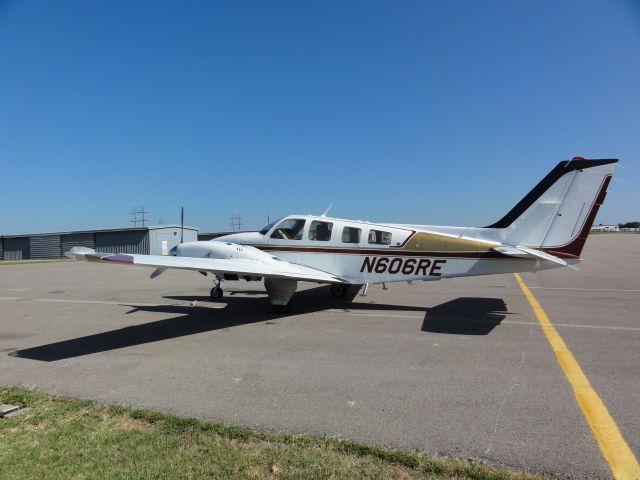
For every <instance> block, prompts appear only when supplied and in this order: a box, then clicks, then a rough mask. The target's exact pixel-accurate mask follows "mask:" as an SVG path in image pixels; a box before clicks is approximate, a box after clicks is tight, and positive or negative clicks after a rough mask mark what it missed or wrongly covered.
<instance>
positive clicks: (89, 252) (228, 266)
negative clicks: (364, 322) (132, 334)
mask: <svg viewBox="0 0 640 480" xmlns="http://www.w3.org/2000/svg"><path fill="white" fill-rule="evenodd" d="M66 255H67V256H68V257H69V258H75V259H77V260H85V261H88V262H99V263H113V264H124V265H140V266H144V267H155V268H160V269H167V268H175V269H182V270H196V271H198V272H211V273H214V274H220V275H223V274H225V273H228V274H234V275H239V276H252V277H271V278H282V279H287V280H300V281H306V282H319V283H347V282H346V281H345V280H343V279H342V278H340V277H337V276H335V275H331V274H329V273H326V272H323V271H321V270H317V269H315V268H311V267H305V266H303V265H297V264H294V263H290V262H287V261H285V260H281V259H273V261H272V262H270V263H265V262H261V261H258V260H252V259H244V258H229V259H225V258H196V257H172V256H164V255H132V254H123V253H100V252H96V251H95V250H93V249H91V248H85V247H73V248H72V249H71V250H70V251H69V252H67V254H66Z"/></svg>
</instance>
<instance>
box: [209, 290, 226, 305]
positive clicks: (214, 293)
mask: <svg viewBox="0 0 640 480" xmlns="http://www.w3.org/2000/svg"><path fill="white" fill-rule="evenodd" d="M210 295H211V300H213V301H214V302H217V301H218V300H220V299H221V298H222V296H223V295H224V292H223V291H222V289H221V288H220V287H213V288H212V289H211V294H210Z"/></svg>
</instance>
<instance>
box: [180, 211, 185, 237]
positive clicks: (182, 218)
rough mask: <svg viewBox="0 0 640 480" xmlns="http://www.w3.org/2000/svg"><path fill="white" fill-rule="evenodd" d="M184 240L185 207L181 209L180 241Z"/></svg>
mask: <svg viewBox="0 0 640 480" xmlns="http://www.w3.org/2000/svg"><path fill="white" fill-rule="evenodd" d="M183 242H184V207H182V208H181V209H180V243H183Z"/></svg>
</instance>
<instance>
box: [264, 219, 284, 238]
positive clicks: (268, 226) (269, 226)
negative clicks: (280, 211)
mask: <svg viewBox="0 0 640 480" xmlns="http://www.w3.org/2000/svg"><path fill="white" fill-rule="evenodd" d="M282 218H284V217H282ZM282 218H279V219H278V220H274V221H273V222H271V223H270V224H269V225H267V226H266V227H264V228H263V229H262V230H260V235H266V234H267V233H269V230H271V227H273V226H274V225H275V224H276V223H278V222H279V221H280V220H282Z"/></svg>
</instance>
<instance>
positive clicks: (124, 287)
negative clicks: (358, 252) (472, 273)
mask: <svg viewBox="0 0 640 480" xmlns="http://www.w3.org/2000/svg"><path fill="white" fill-rule="evenodd" d="M583 257H584V258H585V261H584V262H583V264H582V265H581V266H580V272H575V271H573V270H570V269H557V270H550V271H545V272H540V273H537V274H535V275H534V274H523V275H522V279H523V280H524V282H525V283H526V284H527V285H528V286H529V288H530V290H531V292H532V293H533V295H535V297H536V298H537V299H538V301H539V302H540V304H541V305H542V307H543V309H544V310H545V311H546V313H547V315H548V316H549V319H550V321H551V322H552V323H553V324H554V325H555V327H556V328H557V330H558V332H559V333H560V335H561V336H562V338H563V339H564V341H565V342H566V344H567V346H568V347H569V349H570V350H571V351H572V352H573V355H574V356H575V358H576V360H577V361H578V363H579V364H580V366H581V367H582V369H583V370H584V373H585V374H586V376H587V377H588V379H589V381H590V382H591V385H592V386H593V387H594V389H595V390H596V392H597V393H598V394H599V396H600V398H601V399H602V400H603V401H604V403H605V405H606V407H607V408H608V410H609V413H610V414H611V416H612V417H613V419H614V420H615V422H616V423H617V426H618V427H619V429H620V431H621V433H622V435H623V436H624V439H625V440H626V442H627V443H628V445H629V446H630V448H631V449H632V451H633V452H634V453H635V455H636V457H640V408H639V407H638V398H640V381H639V380H638V379H640V313H639V312H640V272H639V271H638V265H640V235H633V234H630V235H622V234H620V235H592V236H591V237H590V238H589V240H588V242H587V246H586V249H585V251H584V252H583ZM150 273H151V270H149V269H145V268H141V267H122V266H116V265H103V264H89V263H84V262H69V263H43V264H24V265H0V385H23V386H26V387H33V388H38V389H40V390H44V391H47V392H51V393H56V394H63V395H69V396H73V397H80V398H87V399H95V400H98V401H101V402H115V403H122V404H127V405H136V406H142V407H147V408H151V409H156V410H162V411H166V412H170V413H174V414H179V415H185V416H195V417H200V418H206V419H209V420H212V421H215V422H223V423H232V424H237V425H242V426H247V427H251V428H257V429H261V430H269V431H280V432H293V433H312V434H323V435H332V436H340V437H345V438H350V439H354V440H358V441H364V442H369V443H375V444H380V445H386V446H390V447H394V448H402V449H410V450H418V451H424V452H427V453H435V454H444V455H453V456H458V457H465V458H467V457H472V458H481V459H485V460H487V461H489V462H492V463H494V464H500V465H507V466H509V467H512V468H516V469H521V470H526V471H531V472H539V473H550V474H555V475H560V476H563V477H571V478H611V473H610V469H609V466H608V464H607V462H606V460H605V459H604V457H603V455H602V453H601V451H600V449H599V447H598V444H597V443H596V440H595V438H594V436H593V433H592V431H591V429H590V427H589V424H588V423H587V421H586V419H585V416H584V415H583V413H582V411H581V409H580V407H579V406H578V404H577V402H576V400H575V397H574V395H573V392H572V389H571V386H570V385H569V383H568V381H567V379H566V378H565V376H564V373H563V372H562V370H561V369H560V367H559V365H558V362H557V361H556V358H555V356H554V354H553V352H552V350H551V347H550V345H549V343H548V341H547V340H546V338H545V336H544V334H543V332H542V330H541V328H540V326H539V324H538V321H537V319H536V317H535V316H534V314H533V311H532V309H531V306H530V305H529V303H528V301H527V299H526V298H525V297H524V295H523V293H522V291H521V290H520V288H519V286H518V284H517V283H516V280H515V278H514V276H513V275H496V276H489V277H477V278H464V279H456V280H442V281H440V282H430V283H422V282H417V283H414V284H413V285H408V284H406V283H403V284H389V285H388V290H386V291H385V290H383V288H382V286H380V285H374V286H371V287H370V289H369V295H368V296H367V297H362V296H356V297H355V298H354V299H353V302H351V301H348V300H342V301H341V300H336V299H333V298H331V297H330V296H329V292H328V288H327V287H326V286H321V287H319V286H317V285H312V284H301V285H302V286H303V288H305V290H304V291H300V292H298V293H296V295H295V297H294V302H295V303H294V305H293V310H292V312H291V313H290V314H288V315H286V316H276V315H274V314H273V313H272V312H271V309H270V306H269V304H268V300H267V298H266V296H265V294H264V289H263V287H262V284H261V283H255V282H254V283H247V282H225V283H224V285H223V286H224V289H225V297H224V299H223V301H222V302H220V303H217V304H216V303H211V302H209V301H208V292H209V289H210V281H209V280H208V279H207V278H205V277H202V276H201V275H198V274H196V273H193V272H178V271H168V272H165V273H164V274H163V275H161V276H160V277H158V278H156V279H153V280H150V279H149V278H148V277H149V274H150Z"/></svg>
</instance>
